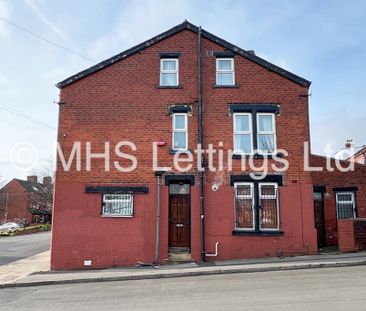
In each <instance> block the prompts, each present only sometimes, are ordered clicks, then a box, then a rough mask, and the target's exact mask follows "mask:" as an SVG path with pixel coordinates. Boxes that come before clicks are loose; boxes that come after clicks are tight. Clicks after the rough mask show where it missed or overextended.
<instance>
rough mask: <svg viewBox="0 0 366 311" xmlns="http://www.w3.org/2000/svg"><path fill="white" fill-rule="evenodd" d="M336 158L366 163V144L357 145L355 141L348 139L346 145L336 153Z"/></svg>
mask: <svg viewBox="0 0 366 311" xmlns="http://www.w3.org/2000/svg"><path fill="white" fill-rule="evenodd" d="M335 158H337V159H341V160H347V161H351V162H356V163H359V164H366V145H362V146H355V143H354V141H353V140H352V139H348V140H347V142H346V143H345V145H344V147H343V148H342V149H341V150H339V151H338V152H337V153H336V155H335Z"/></svg>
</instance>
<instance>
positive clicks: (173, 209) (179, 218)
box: [169, 194, 191, 247]
mask: <svg viewBox="0 0 366 311" xmlns="http://www.w3.org/2000/svg"><path fill="white" fill-rule="evenodd" d="M190 235H191V196H190V195H189V194H170V195H169V247H190V246H191V243H190V242H191V236H190Z"/></svg>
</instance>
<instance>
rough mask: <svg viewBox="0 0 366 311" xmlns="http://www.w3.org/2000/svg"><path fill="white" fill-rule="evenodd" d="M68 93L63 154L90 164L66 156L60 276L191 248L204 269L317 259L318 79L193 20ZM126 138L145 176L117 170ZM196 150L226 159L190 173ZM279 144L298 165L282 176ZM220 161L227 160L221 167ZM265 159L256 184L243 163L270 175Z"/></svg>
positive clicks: (57, 232)
mask: <svg viewBox="0 0 366 311" xmlns="http://www.w3.org/2000/svg"><path fill="white" fill-rule="evenodd" d="M57 86H58V87H59V88H60V89H61V93H60V103H59V132H58V142H59V146H60V149H61V150H62V154H63V155H64V157H65V159H66V158H68V157H69V159H71V158H72V157H73V156H77V155H78V156H80V158H81V165H78V164H77V163H76V162H75V161H70V169H69V170H65V169H64V167H65V165H64V164H65V163H66V161H65V159H63V160H64V161H62V159H61V158H60V157H59V158H58V163H57V173H56V181H55V194H54V209H53V231H52V247H51V268H52V269H77V268H83V267H91V268H101V267H111V266H124V265H135V264H137V263H139V262H140V263H164V262H165V261H166V260H167V259H170V258H173V259H174V258H175V256H174V254H176V253H182V252H183V253H185V258H186V259H192V260H194V261H196V262H199V261H205V260H208V261H209V260H213V259H215V260H226V259H235V258H255V257H266V256H280V255H295V254H313V253H316V252H317V249H318V248H317V246H318V241H317V230H316V229H315V225H314V201H313V186H314V182H313V178H314V176H313V174H312V173H311V172H307V171H304V157H303V154H304V142H305V141H309V140H310V135H309V114H308V91H309V86H310V82H309V81H307V80H305V79H303V78H301V77H299V76H297V75H295V74H293V73H290V72H288V71H286V70H284V69H282V68H279V67H277V66H275V65H273V64H271V63H269V62H267V61H265V60H263V59H261V58H259V57H258V56H256V55H255V54H254V53H253V52H252V51H246V50H243V49H241V48H239V47H237V46H234V45H233V44H231V43H229V42H227V41H225V40H223V39H221V38H218V37H217V36H215V35H213V34H211V33H209V32H207V31H205V30H202V29H201V28H199V27H197V26H195V25H192V24H191V23H189V22H184V23H182V24H180V25H177V26H176V27H174V28H172V29H170V30H168V31H166V32H164V33H162V34H160V35H158V36H156V37H154V38H152V39H150V40H148V41H145V42H143V43H141V44H139V45H137V46H135V47H133V48H131V49H129V50H127V51H124V52H122V53H120V54H118V55H116V56H114V57H112V58H110V59H107V60H105V61H103V62H101V63H99V64H97V65H95V66H93V67H91V68H89V69H87V70H85V71H82V72H80V73H78V74H76V75H74V76H72V77H70V78H68V79H66V80H64V81H62V82H60V83H58V84H57ZM120 141H130V142H133V143H134V144H135V147H136V148H134V147H131V146H128V147H127V148H122V149H123V152H125V153H128V154H133V156H134V157H136V159H137V160H138V163H137V168H136V169H135V170H134V171H132V172H121V171H119V170H117V169H115V168H116V167H115V166H116V164H114V166H113V165H112V166H111V167H109V169H108V170H106V169H105V166H106V162H109V163H115V161H120V160H121V159H120V158H118V157H117V155H116V154H118V152H114V146H116V145H118V143H119V142H120ZM75 142H78V144H79V145H75ZM106 142H108V148H110V150H112V152H109V150H108V151H106ZM154 142H155V143H156V144H155V146H156V148H157V151H158V164H159V169H156V170H154V169H153V165H152V162H153V156H152V154H153V143H154ZM197 144H200V145H201V146H202V148H203V149H209V145H210V144H212V145H213V146H214V148H217V149H218V152H217V154H214V155H212V154H210V153H209V152H206V153H205V154H204V155H203V156H202V159H200V160H199V161H197V163H196V161H194V162H193V165H192V167H190V168H189V169H187V170H186V171H185V172H183V173H182V172H181V171H179V170H177V169H176V167H173V165H172V163H173V159H174V157H175V156H177V154H178V155H179V152H183V153H184V152H188V151H192V152H193V150H194V149H196V146H197ZM75 146H78V147H79V149H78V148H75ZM122 149H121V150H122ZM280 149H284V150H286V151H287V152H288V155H287V156H286V159H287V160H288V162H289V164H290V165H289V168H288V169H287V170H286V171H285V172H282V173H279V172H276V170H275V168H274V167H273V166H271V165H272V164H276V163H278V162H279V161H280V160H281V159H283V158H284V157H285V155H284V154H282V153H280V152H278V150H280ZM121 150H120V149H118V148H117V151H121ZM229 150H233V152H232V153H229V154H228V151H229ZM255 150H260V151H261V152H258V153H255V152H254V151H255ZM88 152H89V154H90V153H93V160H92V161H91V163H88V161H87V159H86V157H87V154H88ZM220 153H222V154H224V155H227V160H228V161H227V162H225V164H224V165H223V169H222V170H216V171H214V170H212V169H210V168H209V165H210V164H209V162H210V157H216V155H218V154H220ZM254 153H255V154H254ZM262 153H264V154H266V155H268V157H269V162H268V164H269V166H270V172H269V174H268V175H267V176H266V177H265V178H264V179H262V180H257V179H256V178H255V177H253V175H250V173H253V171H254V170H255V168H253V167H249V164H248V163H244V165H242V162H243V161H244V160H246V159H247V157H248V155H252V156H253V158H254V159H255V160H254V162H255V165H256V166H260V165H262V164H263V162H264V159H263V155H262ZM107 155H108V156H107ZM186 157H187V158H188V155H186ZM183 158H184V156H183ZM131 162H132V161H131V158H127V157H125V158H124V160H123V161H122V162H121V164H120V165H121V166H129V165H130V164H131ZM85 163H86V164H85ZM226 163H228V164H226ZM280 164H282V163H280ZM182 166H184V167H186V166H187V165H185V164H182ZM230 166H232V169H231V168H230ZM162 167H170V168H169V169H167V168H162ZM201 167H203V168H204V171H203V170H201V169H200V168H201ZM229 168H230V169H229ZM316 185H317V186H323V185H328V184H326V183H323V181H322V180H321V179H319V180H317V184H316ZM322 189H323V188H322Z"/></svg>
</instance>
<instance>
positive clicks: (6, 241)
mask: <svg viewBox="0 0 366 311" xmlns="http://www.w3.org/2000/svg"><path fill="white" fill-rule="evenodd" d="M50 241H51V232H50V231H49V232H41V233H34V234H29V235H20V236H13V237H2V238H0V266H1V265H5V264H8V263H10V262H13V261H16V260H19V259H23V258H26V257H29V256H33V255H36V254H38V253H42V252H45V251H47V250H49V249H50Z"/></svg>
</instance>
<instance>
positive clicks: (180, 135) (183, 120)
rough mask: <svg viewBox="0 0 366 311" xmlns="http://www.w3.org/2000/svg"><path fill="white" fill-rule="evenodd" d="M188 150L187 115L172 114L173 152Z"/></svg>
mask: <svg viewBox="0 0 366 311" xmlns="http://www.w3.org/2000/svg"><path fill="white" fill-rule="evenodd" d="M187 149H188V127H187V114H186V113H174V114H173V150H187Z"/></svg>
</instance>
